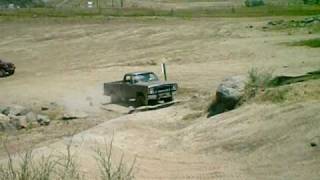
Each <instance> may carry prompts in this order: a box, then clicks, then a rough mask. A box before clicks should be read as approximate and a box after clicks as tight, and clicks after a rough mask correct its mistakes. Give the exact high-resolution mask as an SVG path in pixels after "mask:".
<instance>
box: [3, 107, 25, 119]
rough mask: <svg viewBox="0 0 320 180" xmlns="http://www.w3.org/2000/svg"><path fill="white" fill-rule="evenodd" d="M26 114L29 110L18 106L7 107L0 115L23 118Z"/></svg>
mask: <svg viewBox="0 0 320 180" xmlns="http://www.w3.org/2000/svg"><path fill="white" fill-rule="evenodd" d="M28 112H30V109H28V108H26V107H23V106H19V105H11V106H7V107H6V108H5V109H4V110H3V111H2V114H4V115H7V116H8V115H13V116H24V115H26V114H27V113H28Z"/></svg>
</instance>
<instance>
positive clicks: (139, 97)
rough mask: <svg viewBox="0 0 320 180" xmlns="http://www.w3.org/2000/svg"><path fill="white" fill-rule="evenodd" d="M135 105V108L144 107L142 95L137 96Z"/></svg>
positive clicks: (144, 102) (144, 100)
mask: <svg viewBox="0 0 320 180" xmlns="http://www.w3.org/2000/svg"><path fill="white" fill-rule="evenodd" d="M136 105H137V106H145V105H146V98H145V97H144V95H138V96H137V97H136Z"/></svg>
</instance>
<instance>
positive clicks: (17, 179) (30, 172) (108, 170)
mask: <svg viewBox="0 0 320 180" xmlns="http://www.w3.org/2000/svg"><path fill="white" fill-rule="evenodd" d="M71 144H72V141H70V143H68V144H67V146H66V153H61V154H60V155H58V156H51V155H49V156H45V155H43V156H42V157H40V158H39V157H38V158H37V157H35V156H34V155H33V152H32V150H28V151H26V152H25V153H23V154H22V155H21V156H20V158H14V157H13V156H12V154H11V153H10V152H9V150H8V148H7V146H6V145H5V144H4V147H5V150H6V152H7V157H8V158H7V163H6V164H4V163H3V164H0V180H51V179H52V180H53V179H58V180H81V179H85V178H84V177H85V176H84V174H83V173H81V171H80V169H79V167H78V164H77V160H76V156H75V154H74V153H72V151H71ZM96 152H97V158H96V160H97V164H98V165H99V167H100V169H101V176H100V177H101V180H131V179H132V178H133V168H134V164H135V161H134V162H133V163H132V166H131V167H130V169H129V170H127V169H126V168H125V165H124V162H123V155H122V157H121V160H120V163H119V164H118V165H116V164H114V161H112V160H111V155H112V142H111V144H110V146H109V148H108V146H106V149H105V151H103V150H100V149H97V151H96Z"/></svg>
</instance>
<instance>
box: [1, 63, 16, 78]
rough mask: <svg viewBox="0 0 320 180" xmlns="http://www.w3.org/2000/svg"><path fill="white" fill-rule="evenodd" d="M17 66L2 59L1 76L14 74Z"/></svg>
mask: <svg viewBox="0 0 320 180" xmlns="http://www.w3.org/2000/svg"><path fill="white" fill-rule="evenodd" d="M15 70H16V67H15V65H14V64H13V63H10V62H5V61H2V60H1V59H0V77H5V76H9V75H12V74H14V71H15Z"/></svg>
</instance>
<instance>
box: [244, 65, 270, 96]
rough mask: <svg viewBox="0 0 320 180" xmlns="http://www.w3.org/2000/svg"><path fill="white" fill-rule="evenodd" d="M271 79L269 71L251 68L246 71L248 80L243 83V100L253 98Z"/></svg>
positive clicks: (264, 88)
mask: <svg viewBox="0 0 320 180" xmlns="http://www.w3.org/2000/svg"><path fill="white" fill-rule="evenodd" d="M272 79H273V75H272V73H270V72H269V71H266V70H265V71H259V70H258V69H256V68H253V69H251V70H250V71H249V73H248V81H247V83H246V85H245V90H244V91H245V92H244V97H243V100H244V101H248V100H249V99H251V98H254V97H255V96H256V95H257V94H258V93H259V92H262V91H264V90H266V88H267V87H268V86H269V85H270V84H271V81H272Z"/></svg>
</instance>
